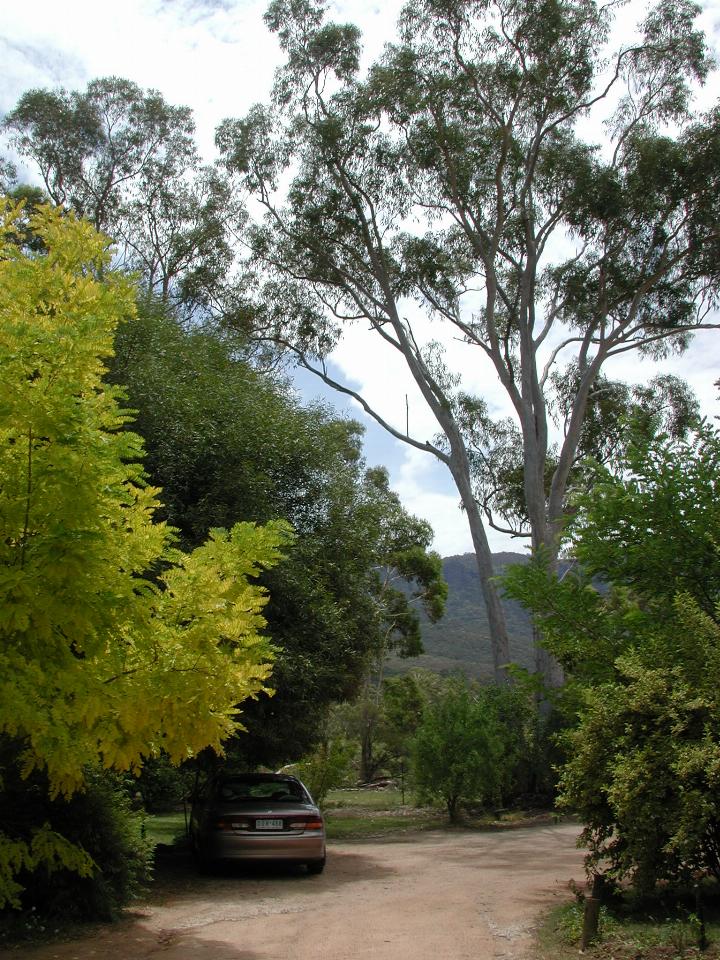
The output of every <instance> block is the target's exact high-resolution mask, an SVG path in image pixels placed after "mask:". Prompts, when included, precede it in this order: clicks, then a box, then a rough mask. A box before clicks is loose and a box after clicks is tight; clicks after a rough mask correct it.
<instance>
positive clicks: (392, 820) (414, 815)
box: [325, 810, 446, 840]
mask: <svg viewBox="0 0 720 960" xmlns="http://www.w3.org/2000/svg"><path fill="white" fill-rule="evenodd" d="M445 823H446V820H445V818H444V817H443V816H442V815H440V814H437V813H435V811H426V810H409V811H407V812H390V813H386V814H384V815H382V816H373V815H372V814H359V815H353V814H350V813H346V812H345V811H343V812H342V815H341V816H334V815H333V813H332V811H330V812H329V813H328V814H327V816H326V818H325V825H326V829H327V837H328V840H369V839H371V838H373V837H387V836H391V835H392V836H399V835H402V834H406V833H417V832H418V831H421V830H437V829H438V828H441V827H443V826H445Z"/></svg>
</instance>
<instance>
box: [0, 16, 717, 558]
mask: <svg viewBox="0 0 720 960" xmlns="http://www.w3.org/2000/svg"><path fill="white" fill-rule="evenodd" d="M400 5H401V3H400V0H383V3H382V5H379V4H375V3H374V2H367V0H366V2H363V0H337V2H333V3H331V4H330V12H331V17H332V18H333V19H335V20H340V21H352V22H354V23H356V24H358V26H359V27H360V28H361V29H362V31H363V36H364V41H365V55H366V57H367V59H368V60H370V59H372V58H374V57H375V56H376V55H377V54H378V53H379V52H380V51H381V49H382V46H383V44H384V43H385V42H386V41H388V40H389V39H391V38H392V35H393V32H394V31H393V25H394V22H395V20H396V17H397V14H398V12H399V9H400ZM265 6H266V3H265V0H259V2H258V0H124V3H123V4H122V5H119V4H114V3H110V2H108V0H65V2H64V3H59V2H58V0H32V2H25V3H18V2H16V0H15V2H11V0H0V74H1V75H2V76H1V80H2V82H0V114H4V113H5V112H7V111H8V110H10V109H11V108H12V107H13V106H14V105H15V103H16V101H17V99H18V97H19V96H20V95H21V94H22V93H23V92H24V91H25V90H27V89H29V88H32V87H55V86H64V87H66V88H68V89H81V88H83V87H84V86H85V84H86V83H87V82H88V81H89V80H91V79H94V78H96V77H102V76H111V75H116V76H120V77H126V78H128V79H130V80H133V81H135V82H136V83H138V84H139V85H140V86H143V87H154V88H156V89H158V90H160V91H161V92H162V94H163V95H164V97H165V98H166V100H168V101H169V102H170V103H174V104H184V105H188V106H190V107H192V108H193V110H194V113H195V120H196V124H197V133H198V143H199V146H200V149H201V151H202V152H203V153H204V154H205V156H206V158H207V159H212V158H213V156H214V150H213V137H214V131H215V127H216V126H217V124H218V123H219V122H220V121H221V120H222V119H224V118H225V117H232V116H235V117H237V116H242V115H243V114H245V113H246V111H247V110H248V108H249V107H250V106H251V105H252V104H253V103H256V102H259V101H263V100H265V99H267V96H268V93H269V91H270V86H271V84H272V77H273V70H274V68H275V65H276V64H277V62H278V60H279V51H278V47H277V43H276V40H275V37H274V36H273V35H271V34H270V33H269V32H268V31H267V29H266V28H265V26H264V24H263V22H262V15H263V12H264V10H265ZM703 11H704V12H703V15H702V25H703V27H704V28H705V30H706V32H707V33H708V35H709V37H710V41H711V45H712V46H713V47H714V49H715V51H716V53H717V52H720V0H708V2H707V3H705V4H704V7H703ZM710 86H711V89H710V90H709V91H706V93H705V95H704V96H705V98H708V96H712V97H716V96H717V95H718V94H719V93H720V83H719V82H718V78H717V75H715V76H714V78H713V82H712V84H711V85H710ZM451 349H452V347H451ZM334 361H335V365H336V367H335V369H336V371H339V372H340V373H341V374H342V375H343V376H344V377H345V378H346V379H347V380H348V382H350V383H351V385H352V386H353V387H354V388H355V389H357V390H359V391H360V392H361V393H363V394H364V395H366V396H367V397H368V399H369V400H370V401H371V403H373V404H374V405H375V406H376V407H377V408H378V409H379V410H380V411H381V412H382V414H383V415H384V416H385V417H386V418H387V419H389V420H390V421H392V422H393V423H395V424H397V425H399V426H402V427H403V428H404V425H405V419H406V416H408V419H409V424H410V430H411V433H413V434H414V435H415V436H417V437H419V438H421V439H431V438H432V436H433V435H434V433H435V432H436V430H435V427H434V425H433V421H432V419H431V418H430V416H429V414H428V413H427V411H426V410H425V408H424V405H423V403H422V401H421V399H420V398H419V397H418V395H417V393H416V391H415V389H414V387H413V384H412V383H411V382H410V381H409V378H408V374H407V372H406V370H405V369H404V367H403V365H402V363H401V362H400V361H399V360H398V359H397V358H395V357H385V356H381V355H380V353H379V352H378V349H377V345H376V344H375V343H374V342H371V343H368V342H367V338H366V337H365V335H364V332H363V331H362V329H355V330H353V331H352V332H351V334H350V336H349V337H348V338H347V339H346V340H345V341H344V342H343V344H342V345H341V346H340V348H339V349H338V351H337V352H336V354H335V356H334ZM719 361H720V331H719V332H717V333H716V332H714V331H713V332H709V333H704V334H701V335H699V336H698V337H697V338H696V342H695V344H694V346H693V347H692V348H691V350H690V351H688V353H687V354H686V355H685V356H683V357H681V358H677V359H675V360H674V361H672V362H671V363H666V364H664V369H665V370H667V371H670V372H674V373H676V374H678V375H679V376H682V377H685V378H686V379H688V380H689V381H690V383H691V384H692V386H693V387H694V388H695V390H696V392H697V393H698V395H699V397H700V399H701V402H702V404H703V409H704V411H705V412H706V414H707V415H709V416H715V415H718V414H720V405H719V404H718V391H717V389H716V388H715V387H714V386H713V384H714V381H715V380H717V379H718V378H719V377H720V362H719ZM462 364H463V365H462V367H461V369H463V371H464V383H465V385H466V386H467V388H468V389H470V390H477V391H478V392H481V393H482V395H483V396H485V397H486V399H488V400H489V403H490V406H491V409H492V410H495V411H496V412H497V413H505V412H508V411H507V405H506V401H505V399H504V397H503V395H502V394H501V393H500V391H499V390H498V388H497V387H496V386H495V385H494V381H493V379H492V377H491V376H488V371H487V369H486V368H484V367H483V366H482V365H478V364H477V362H476V361H475V360H473V361H472V363H468V362H467V361H465V360H463V361H462ZM610 372H611V373H612V374H613V375H616V376H620V377H624V378H626V379H628V380H630V381H632V382H638V381H642V380H645V379H650V377H651V376H652V375H653V372H654V371H653V370H652V368H651V367H650V366H649V365H641V364H639V363H638V361H637V359H636V358H633V357H632V356H626V357H625V358H624V359H623V360H622V361H620V362H618V364H617V365H616V366H615V367H614V368H612V369H611V371H610ZM300 383H301V387H302V389H303V391H304V392H305V393H306V394H307V395H308V396H314V395H321V391H320V388H319V387H317V386H316V385H315V384H314V382H312V383H311V382H310V381H309V380H308V379H307V378H303V379H302V380H301V381H300ZM406 403H407V406H406ZM337 405H339V406H341V407H344V408H345V409H348V410H349V411H350V412H351V413H352V414H353V416H356V417H358V419H361V420H363V421H364V422H366V424H367V426H368V433H367V442H366V454H367V458H368V461H369V462H370V463H384V464H385V465H386V466H388V468H389V469H390V473H391V480H392V484H393V487H394V488H395V489H396V490H397V491H398V493H399V494H400V495H401V497H402V499H403V501H404V503H405V505H406V506H407V507H408V508H409V509H410V510H412V511H413V512H414V513H417V514H418V515H420V516H423V517H426V518H427V519H428V520H429V521H430V522H431V523H432V525H433V527H434V529H435V533H436V540H435V547H436V549H438V550H439V551H440V552H441V553H442V554H443V556H448V555H450V554H454V553H463V552H466V551H469V550H471V549H472V548H471V542H470V536H469V533H468V531H467V527H466V522H465V520H464V517H463V514H462V513H461V512H460V510H459V506H458V496H457V494H456V493H455V492H454V488H453V486H452V482H451V481H450V479H449V476H448V475H447V473H446V471H445V469H444V468H443V467H442V466H440V465H439V464H437V462H436V461H434V460H433V458H432V457H430V456H429V455H427V454H423V453H421V452H419V451H417V450H414V449H412V448H410V447H406V446H403V445H402V444H399V443H397V442H395V441H393V440H392V439H391V438H390V437H389V436H388V435H386V434H383V433H382V431H380V430H379V428H375V427H373V425H372V423H371V422H369V421H367V419H366V418H364V417H363V416H362V414H361V412H360V411H359V410H358V409H353V408H352V407H348V406H346V405H344V404H343V403H342V401H340V402H339V403H337ZM491 543H492V545H493V548H494V549H517V550H522V549H523V548H522V546H521V545H520V544H519V542H517V541H516V542H515V543H514V544H513V543H512V542H509V541H508V540H507V539H506V538H503V537H502V536H500V535H491Z"/></svg>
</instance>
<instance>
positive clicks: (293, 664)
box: [111, 302, 444, 764]
mask: <svg viewBox="0 0 720 960" xmlns="http://www.w3.org/2000/svg"><path fill="white" fill-rule="evenodd" d="M245 353H246V351H245V345H244V341H243V339H242V338H241V337H238V336H234V335H232V334H228V333H225V334H223V333H222V332H220V331H218V330H217V329H208V328H204V329H200V328H197V327H196V326H190V327H187V328H185V327H183V326H182V325H181V324H179V323H178V322H177V320H176V319H175V318H174V317H172V316H170V315H168V314H167V312H166V311H165V310H164V308H163V307H162V304H157V303H155V304H153V303H147V302H144V303H141V305H140V310H139V316H138V317H137V318H136V319H134V320H132V321H130V322H128V323H126V324H124V325H123V326H122V327H121V328H120V329H119V331H118V334H117V337H116V355H115V358H114V360H113V363H112V370H111V376H112V379H113V380H114V381H116V382H118V383H124V384H126V389H127V393H128V400H129V403H130V404H131V406H133V407H134V408H135V409H136V410H137V414H136V420H135V424H134V426H135V428H136V429H137V430H139V431H140V433H141V434H142V435H143V436H144V438H145V440H146V445H147V458H146V466H147V470H148V472H149V475H150V477H151V479H152V481H153V482H154V483H156V484H158V485H159V486H161V487H162V489H163V500H164V507H163V510H164V515H165V518H166V519H167V521H168V522H169V523H171V524H172V525H173V526H175V527H176V528H177V529H178V531H179V536H180V539H181V543H182V544H183V545H184V546H185V547H187V548H192V547H194V546H196V545H197V544H198V543H199V542H201V541H202V539H203V537H204V534H205V531H206V530H207V529H208V528H209V527H213V526H230V525H232V524H233V523H235V522H236V521H238V520H253V521H259V522H266V521H269V520H274V519H283V520H285V521H287V522H289V523H291V524H292V526H293V528H294V530H295V531H296V534H297V536H296V539H295V542H294V543H293V545H292V546H290V547H289V548H288V549H287V557H286V559H285V562H284V563H283V564H282V565H280V566H278V567H277V568H275V569H274V570H272V571H269V572H268V573H267V574H265V575H264V577H263V582H264V583H265V584H266V585H267V586H268V587H269V588H270V594H271V598H270V602H269V604H268V606H267V608H266V610H265V615H266V617H267V619H268V622H269V630H270V633H271V635H272V637H273V641H274V642H275V644H276V645H277V647H278V651H277V655H276V659H275V662H274V671H273V687H274V689H275V691H276V692H275V695H274V696H273V697H272V698H270V699H268V698H265V697H263V698H259V699H258V700H257V701H255V702H253V704H252V705H250V706H249V707H248V709H247V710H246V711H245V714H244V721H245V724H246V726H247V728H248V732H247V733H244V734H243V735H242V737H241V738H240V739H239V740H238V742H237V744H235V746H234V749H236V751H237V753H238V755H239V759H241V760H242V761H243V762H245V763H250V764H257V763H264V764H278V763H285V762H288V761H291V760H295V759H297V758H298V757H300V756H301V755H303V754H304V753H305V752H306V751H307V750H308V749H309V748H310V747H311V746H312V744H313V742H314V741H315V740H316V739H317V737H318V736H319V735H320V732H321V728H322V718H323V715H324V713H325V711H326V710H327V708H328V706H329V705H330V704H331V703H333V702H337V701H340V700H343V699H345V698H346V697H348V696H352V695H353V694H354V693H355V691H356V689H357V686H358V684H359V683H360V681H361V679H362V678H363V677H364V676H365V675H366V672H367V670H368V669H369V665H370V663H371V662H374V661H375V659H376V657H378V656H380V655H381V651H384V650H385V649H386V648H387V647H388V645H389V644H399V645H409V646H411V647H412V648H417V646H418V645H419V643H420V640H419V628H418V618H417V615H416V613H415V609H414V608H415V607H416V606H417V605H418V604H420V603H425V605H426V606H427V608H428V609H429V610H431V611H433V612H434V615H435V616H438V615H439V614H440V613H441V612H442V600H443V597H444V581H443V580H442V572H441V566H440V559H439V557H438V556H437V555H436V554H432V553H431V552H430V551H429V547H430V543H431V540H432V531H431V529H430V527H429V525H428V524H427V523H425V522H423V521H420V520H418V519H417V518H415V517H412V516H410V515H409V514H408V513H407V512H406V511H405V510H404V509H403V507H402V505H401V504H400V502H399V500H398V497H397V495H396V494H395V493H393V492H392V491H391V490H390V488H389V485H388V478H387V474H386V473H385V471H384V470H382V469H380V468H374V469H372V470H367V469H366V467H365V464H364V462H363V460H362V455H361V446H360V444H361V435H362V431H361V428H360V426H359V425H358V424H357V423H356V422H355V421H353V420H347V419H345V418H343V417H339V416H338V415H337V414H335V413H334V412H333V411H332V410H330V409H328V408H326V407H325V406H324V405H321V404H311V405H309V406H303V405H302V404H301V403H300V401H299V399H298V398H297V396H296V395H295V393H294V391H293V390H292V388H291V386H290V385H289V384H288V383H287V382H286V381H285V380H284V379H283V378H282V377H280V376H278V375H277V374H275V375H269V374H268V373H262V372H259V371H258V370H256V369H254V368H253V366H252V365H251V364H250V363H249V362H248V361H247V360H246V359H244V357H245ZM400 577H402V578H404V583H405V584H406V586H404V588H403V589H400V588H399V586H398V583H397V580H398V578H400Z"/></svg>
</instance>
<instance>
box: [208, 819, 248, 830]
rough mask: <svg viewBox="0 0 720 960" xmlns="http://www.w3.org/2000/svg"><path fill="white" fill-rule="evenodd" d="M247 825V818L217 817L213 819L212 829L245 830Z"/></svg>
mask: <svg viewBox="0 0 720 960" xmlns="http://www.w3.org/2000/svg"><path fill="white" fill-rule="evenodd" d="M249 826H250V823H249V822H248V821H247V820H231V819H228V817H219V818H218V819H217V820H214V821H213V830H247V829H248V827H249Z"/></svg>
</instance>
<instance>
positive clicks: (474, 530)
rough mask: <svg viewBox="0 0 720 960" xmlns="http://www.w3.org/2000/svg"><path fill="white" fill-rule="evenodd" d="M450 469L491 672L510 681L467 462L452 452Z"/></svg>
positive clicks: (500, 613)
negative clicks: (484, 621) (468, 542)
mask: <svg viewBox="0 0 720 960" xmlns="http://www.w3.org/2000/svg"><path fill="white" fill-rule="evenodd" d="M450 469H451V471H452V475H453V478H454V480H455V483H456V484H457V488H458V491H459V493H460V497H461V500H462V504H463V507H464V508H465V513H466V515H467V519H468V524H469V525H470V535H471V536H472V541H473V547H474V548H475V558H476V560H477V566H478V574H479V575H480V586H481V588H482V593H483V599H484V600H485V607H486V609H487V618H488V629H489V632H490V647H491V650H492V659H493V676H494V678H495V682H496V683H497V684H507V683H509V682H510V677H509V674H508V672H507V666H508V664H509V663H510V639H509V637H508V632H507V622H506V620H505V611H504V609H503V606H502V603H501V601H500V594H499V592H498V588H497V586H496V584H495V581H494V577H495V570H494V568H493V560H492V553H491V552H490V544H489V543H488V539H487V534H486V533H485V525H484V524H483V521H482V517H481V516H480V511H479V509H478V505H477V502H476V500H475V497H474V496H473V492H472V486H471V483H470V471H469V465H466V463H463V460H462V458H461V456H460V455H458V453H456V452H453V453H452V454H451V457H450Z"/></svg>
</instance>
